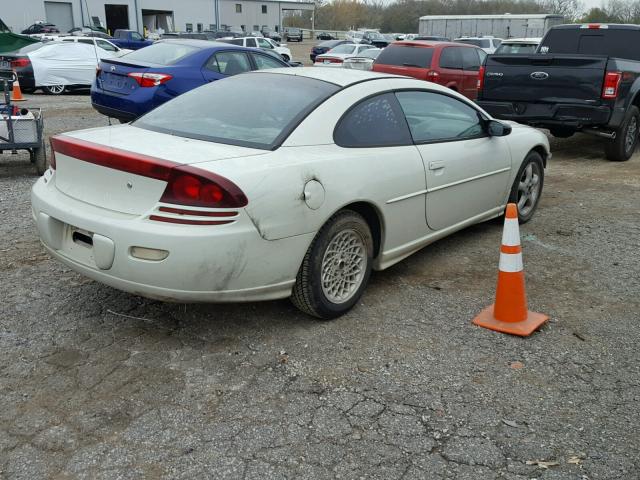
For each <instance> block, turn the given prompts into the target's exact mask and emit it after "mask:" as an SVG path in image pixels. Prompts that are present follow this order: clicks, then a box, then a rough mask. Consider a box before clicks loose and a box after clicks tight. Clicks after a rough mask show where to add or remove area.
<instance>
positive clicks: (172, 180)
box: [51, 135, 249, 223]
mask: <svg viewBox="0 0 640 480" xmlns="http://www.w3.org/2000/svg"><path fill="white" fill-rule="evenodd" d="M51 149H52V150H53V151H54V152H58V153H61V154H63V155H67V156H69V157H73V158H75V159H77V160H82V161H85V162H89V163H93V164H95V165H100V166H103V167H107V168H112V169H114V170H120V171H123V172H128V173H132V174H134V175H140V176H143V177H148V178H154V179H156V180H161V181H164V182H167V186H166V187H165V190H164V193H163V194H162V197H161V198H160V201H161V202H164V203H172V204H176V205H190V206H194V207H208V208H241V207H244V206H245V205H247V203H249V202H248V200H247V197H246V196H245V194H244V193H243V192H242V190H240V188H239V187H238V186H237V185H236V184H235V183H233V182H232V181H230V180H227V179H226V178H224V177H221V176H220V175H216V174H215V173H212V172H209V171H206V170H202V169H199V168H195V167H191V166H188V165H179V164H177V163H174V162H170V161H168V160H162V159H160V158H155V157H149V156H147V155H142V154H139V153H134V152H128V151H126V150H120V149H118V148H113V147H109V146H106V145H98V144H95V143H91V142H87V141H85V140H80V139H77V138H71V137H66V136H64V135H60V136H56V137H51ZM54 155H55V153H54ZM52 167H53V168H55V161H52ZM177 223H179V222H177Z"/></svg>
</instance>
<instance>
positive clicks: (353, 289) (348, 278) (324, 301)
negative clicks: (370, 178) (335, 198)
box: [291, 210, 373, 320]
mask: <svg viewBox="0 0 640 480" xmlns="http://www.w3.org/2000/svg"><path fill="white" fill-rule="evenodd" d="M372 262H373V237H372V236H371V230H370V229H369V225H368V224H367V222H366V221H365V219H364V218H363V217H362V216H361V215H360V214H358V213H356V212H354V211H352V210H342V211H340V212H338V213H336V214H335V215H334V216H333V217H331V218H330V219H329V220H328V221H327V223H325V224H324V226H323V227H322V228H321V229H320V231H319V232H318V233H317V235H316V237H315V238H314V239H313V242H312V243H311V245H310V246H309V249H308V250H307V253H306V255H305V257H304V259H303V260H302V265H301V266H300V269H299V271H298V275H297V277H296V283H295V285H294V287H293V292H292V295H291V300H292V302H293V304H294V305H295V306H296V307H298V308H299V309H300V310H302V311H303V312H305V313H307V314H309V315H312V316H314V317H317V318H320V319H323V320H330V319H332V318H336V317H339V316H340V315H343V314H344V313H346V312H347V311H349V310H350V309H351V308H352V307H353V306H354V305H355V304H356V303H357V302H358V300H359V299H360V297H361V296H362V292H364V289H365V288H366V287H367V283H368V282H369V277H370V276H371V265H372ZM354 272H355V273H354Z"/></svg>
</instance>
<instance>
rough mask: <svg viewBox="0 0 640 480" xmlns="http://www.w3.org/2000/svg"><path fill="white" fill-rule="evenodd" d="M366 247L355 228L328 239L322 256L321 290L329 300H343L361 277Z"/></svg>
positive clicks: (347, 297)
mask: <svg viewBox="0 0 640 480" xmlns="http://www.w3.org/2000/svg"><path fill="white" fill-rule="evenodd" d="M366 262H367V249H366V246H365V242H364V239H363V238H362V236H361V235H360V234H359V233H358V232H356V231H355V230H352V229H348V230H343V231H341V232H339V233H338V234H336V235H335V236H334V237H333V238H332V239H331V242H330V243H329V245H328V246H327V250H326V251H325V254H324V257H323V259H322V270H321V271H322V273H321V280H322V292H323V293H324V295H325V296H326V297H327V300H329V301H330V302H332V303H337V304H340V303H344V302H347V301H348V300H349V299H351V297H353V295H355V293H356V292H357V291H358V289H359V288H360V285H361V284H362V281H363V279H364V274H365V271H366V266H367V265H366Z"/></svg>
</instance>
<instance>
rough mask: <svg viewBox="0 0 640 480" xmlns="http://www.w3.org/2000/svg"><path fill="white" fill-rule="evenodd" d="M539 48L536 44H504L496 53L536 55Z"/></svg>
mask: <svg viewBox="0 0 640 480" xmlns="http://www.w3.org/2000/svg"><path fill="white" fill-rule="evenodd" d="M536 48H538V45H537V44H535V43H503V44H502V45H500V46H499V47H498V49H497V50H496V53H504V54H519V53H534V52H535V51H536Z"/></svg>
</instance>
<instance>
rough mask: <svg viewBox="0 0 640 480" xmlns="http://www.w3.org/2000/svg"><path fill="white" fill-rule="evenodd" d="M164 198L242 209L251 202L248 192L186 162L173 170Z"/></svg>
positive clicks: (210, 206) (179, 201) (201, 205)
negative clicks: (248, 198)
mask: <svg viewBox="0 0 640 480" xmlns="http://www.w3.org/2000/svg"><path fill="white" fill-rule="evenodd" d="M160 201H161V202H163V203H172V204H175V205H190V206H193V207H209V208H240V207H244V206H245V205H246V204H247V203H248V201H247V197H246V196H245V195H244V193H242V191H241V190H240V189H239V188H238V187H237V186H236V185H235V184H234V183H232V182H230V181H229V180H227V179H226V178H223V177H220V176H218V175H216V174H214V173H210V172H207V171H205V170H200V169H199V168H194V167H190V166H186V165H183V166H179V167H174V168H172V169H171V174H170V176H169V179H168V183H167V187H166V188H165V190H164V193H163V194H162V197H161V198H160Z"/></svg>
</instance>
